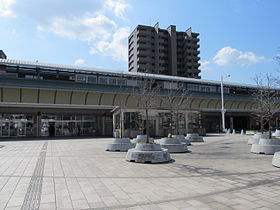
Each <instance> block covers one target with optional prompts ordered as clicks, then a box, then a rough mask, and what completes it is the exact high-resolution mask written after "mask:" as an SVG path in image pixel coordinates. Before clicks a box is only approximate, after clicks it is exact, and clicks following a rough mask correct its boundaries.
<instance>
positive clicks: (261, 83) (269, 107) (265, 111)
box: [252, 74, 278, 138]
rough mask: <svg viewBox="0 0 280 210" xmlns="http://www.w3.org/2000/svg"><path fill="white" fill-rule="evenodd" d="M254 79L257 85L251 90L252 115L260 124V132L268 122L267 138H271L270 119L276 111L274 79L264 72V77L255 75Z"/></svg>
mask: <svg viewBox="0 0 280 210" xmlns="http://www.w3.org/2000/svg"><path fill="white" fill-rule="evenodd" d="M254 81H255V83H256V85H257V88H256V90H255V91H254V92H253V94H252V95H253V97H254V98H255V107H254V110H253V111H254V115H255V118H256V120H257V121H259V123H260V125H261V132H262V133H263V131H264V126H265V125H266V124H267V123H268V129H269V138H271V121H272V119H273V118H274V116H275V114H276V112H277V111H278V109H277V106H276V103H277V99H278V93H277V91H276V90H275V86H276V80H275V78H273V77H272V76H271V75H269V74H266V76H265V77H261V75H256V76H255V78H254Z"/></svg>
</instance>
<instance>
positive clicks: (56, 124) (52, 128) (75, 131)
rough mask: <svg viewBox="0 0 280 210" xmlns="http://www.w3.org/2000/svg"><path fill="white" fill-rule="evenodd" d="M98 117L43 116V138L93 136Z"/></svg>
mask: <svg viewBox="0 0 280 210" xmlns="http://www.w3.org/2000/svg"><path fill="white" fill-rule="evenodd" d="M96 131H97V121H96V116H88V115H87V116H83V115H42V119H41V136H93V135H95V134H96Z"/></svg>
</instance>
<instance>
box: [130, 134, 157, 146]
mask: <svg viewBox="0 0 280 210" xmlns="http://www.w3.org/2000/svg"><path fill="white" fill-rule="evenodd" d="M146 141H147V135H137V137H136V138H134V139H132V140H131V143H134V144H136V143H146ZM149 143H154V139H153V138H151V137H149Z"/></svg>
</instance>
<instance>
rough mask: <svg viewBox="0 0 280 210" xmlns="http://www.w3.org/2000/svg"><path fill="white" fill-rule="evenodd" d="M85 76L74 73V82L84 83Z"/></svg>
mask: <svg viewBox="0 0 280 210" xmlns="http://www.w3.org/2000/svg"><path fill="white" fill-rule="evenodd" d="M86 81H87V78H86V76H85V75H76V82H83V83H86Z"/></svg>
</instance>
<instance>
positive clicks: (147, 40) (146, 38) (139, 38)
mask: <svg viewBox="0 0 280 210" xmlns="http://www.w3.org/2000/svg"><path fill="white" fill-rule="evenodd" d="M139 41H141V42H151V41H152V38H151V37H149V36H147V37H138V36H137V42H139Z"/></svg>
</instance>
